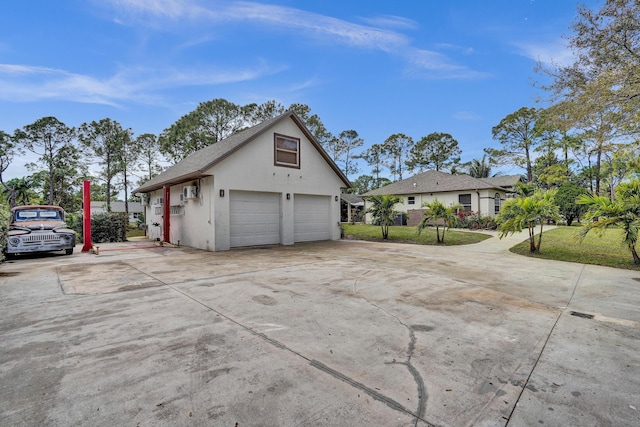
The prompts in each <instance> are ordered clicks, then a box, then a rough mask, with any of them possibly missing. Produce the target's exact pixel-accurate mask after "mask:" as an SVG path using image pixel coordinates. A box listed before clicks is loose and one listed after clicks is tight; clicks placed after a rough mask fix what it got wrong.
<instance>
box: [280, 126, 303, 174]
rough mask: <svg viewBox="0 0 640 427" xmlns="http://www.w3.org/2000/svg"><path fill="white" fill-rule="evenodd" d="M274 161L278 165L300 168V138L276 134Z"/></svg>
mask: <svg viewBox="0 0 640 427" xmlns="http://www.w3.org/2000/svg"><path fill="white" fill-rule="evenodd" d="M274 152H275V158H274V163H275V165H276V166H285V167H289V168H298V169H299V168H300V139H299V138H293V137H291V136H285V135H278V134H274Z"/></svg>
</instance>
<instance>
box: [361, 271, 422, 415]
mask: <svg viewBox="0 0 640 427" xmlns="http://www.w3.org/2000/svg"><path fill="white" fill-rule="evenodd" d="M370 271H371V270H367V271H365V272H363V273H362V274H360V275H359V276H358V277H357V278H356V280H355V282H354V283H353V291H354V294H356V295H357V296H359V297H360V298H362V299H363V300H365V301H366V302H367V303H369V304H370V305H372V306H373V307H375V308H377V309H378V310H380V311H382V312H384V313H386V314H387V315H389V316H391V317H393V318H394V319H396V321H397V322H398V323H400V324H401V325H402V326H404V327H405V328H406V329H407V331H408V332H409V346H408V349H407V360H406V361H405V362H396V361H394V362H391V363H392V364H397V365H403V366H405V367H406V368H407V370H408V371H409V373H410V374H411V376H412V377H413V380H414V381H415V382H416V385H417V387H418V408H417V410H416V420H415V426H417V425H418V421H419V420H423V421H425V422H427V421H426V420H424V419H423V418H424V416H425V412H426V410H427V399H428V395H427V388H426V386H425V384H424V380H423V379H422V376H421V375H420V373H419V372H418V370H417V369H416V368H415V366H413V364H412V363H411V359H412V358H413V352H414V350H415V346H416V335H415V333H414V331H413V329H412V328H411V326H409V325H407V324H406V323H404V322H403V321H402V320H401V319H400V318H399V317H398V316H396V315H395V314H393V313H391V312H389V311H388V310H386V309H385V308H383V307H380V306H379V305H377V304H375V303H373V302H371V301H370V300H369V299H368V298H367V297H365V296H362V295H361V294H358V281H359V280H360V279H361V278H362V277H363V276H365V275H366V274H367V273H369V272H370ZM427 424H429V425H431V424H430V423H428V422H427Z"/></svg>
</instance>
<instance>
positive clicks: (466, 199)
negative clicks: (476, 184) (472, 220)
mask: <svg viewBox="0 0 640 427" xmlns="http://www.w3.org/2000/svg"><path fill="white" fill-rule="evenodd" d="M458 203H460V204H461V205H462V210H463V211H466V212H470V211H471V194H459V195H458Z"/></svg>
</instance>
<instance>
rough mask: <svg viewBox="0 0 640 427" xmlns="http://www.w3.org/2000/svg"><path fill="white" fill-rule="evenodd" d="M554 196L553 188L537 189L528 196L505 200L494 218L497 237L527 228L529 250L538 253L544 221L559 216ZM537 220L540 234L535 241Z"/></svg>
mask: <svg viewBox="0 0 640 427" xmlns="http://www.w3.org/2000/svg"><path fill="white" fill-rule="evenodd" d="M554 196H555V190H547V191H542V190H537V191H536V192H535V193H533V194H532V195H530V196H527V197H518V198H515V199H511V200H507V201H506V202H505V203H504V205H502V209H501V211H500V214H499V215H498V217H497V218H496V222H497V223H498V224H499V231H500V234H499V236H498V237H500V238H501V239H502V238H503V237H505V236H508V235H510V234H514V233H519V232H521V231H522V230H523V229H524V228H527V230H528V231H529V251H530V252H532V253H540V246H541V245H542V227H543V225H544V221H545V220H546V219H558V218H560V213H559V210H558V205H556V203H555V201H554ZM538 221H539V222H540V235H539V237H538V242H537V243H536V239H535V228H536V225H537V223H538Z"/></svg>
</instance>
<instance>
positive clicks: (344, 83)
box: [0, 0, 601, 179]
mask: <svg viewBox="0 0 640 427" xmlns="http://www.w3.org/2000/svg"><path fill="white" fill-rule="evenodd" d="M579 3H580V4H582V3H584V4H586V5H587V6H588V7H590V8H593V9H596V8H599V6H600V4H601V2H600V1H597V0H585V1H584V2H576V1H573V0H484V1H478V0H450V1H444V0H443V1H437V0H432V1H426V0H424V1H405V2H397V1H394V2H392V1H387V0H384V1H382V0H377V1H376V0H366V1H364V0H363V1H361V0H353V1H344V0H342V1H332V0H310V1H293V0H288V1H287V0H280V1H278V0H274V1H214V0H182V1H180V0H95V1H93V0H62V1H49V0H31V1H9V2H4V3H3V11H2V14H1V15H0V129H1V130H4V131H5V132H8V133H12V132H13V131H14V130H15V129H16V128H21V127H22V126H24V125H27V124H30V123H32V122H33V121H35V120H37V119H38V118H41V117H44V116H55V117H57V118H58V119H59V120H61V121H63V122H64V123H66V124H67V125H69V126H74V127H77V126H79V125H80V124H81V123H83V122H90V121H92V120H100V119H102V118H105V117H109V118H111V119H113V120H117V121H118V122H120V123H121V124H122V125H123V126H124V127H130V128H131V129H132V130H133V132H134V133H135V134H136V135H139V134H142V133H147V132H150V133H155V134H159V133H160V132H162V130H163V129H165V128H167V127H169V126H170V125H171V124H172V123H173V122H175V121H176V120H177V119H178V118H180V117H181V116H182V115H184V114H186V113H187V112H189V111H191V110H193V109H194V108H195V107H196V106H197V104H198V103H200V102H202V101H207V100H210V99H214V98H225V99H227V100H229V101H232V102H234V103H237V104H247V103H250V102H256V103H262V102H265V101H267V100H270V99H275V100H277V101H279V102H280V103H282V104H283V105H285V106H288V105H290V104H291V103H303V104H307V105H309V106H310V107H311V110H312V112H313V113H316V114H318V115H319V116H320V118H321V119H322V120H323V122H324V123H325V125H326V127H327V129H328V130H329V131H331V132H332V133H334V134H336V135H337V134H339V133H340V132H341V131H343V130H347V129H354V130H356V131H357V132H358V133H359V134H360V136H361V137H362V138H364V140H365V148H366V147H368V146H370V145H371V144H374V143H380V142H383V141H384V140H385V139H386V138H387V137H388V136H390V135H391V134H394V133H398V132H402V133H405V134H407V135H410V136H412V137H413V138H414V140H418V139H420V138H421V137H422V136H425V135H428V134H429V133H432V132H446V133H450V134H451V135H452V136H453V137H454V138H455V139H457V140H458V142H459V143H460V147H461V149H462V160H463V161H468V160H471V159H473V158H481V157H482V149H483V148H485V147H497V146H498V144H497V142H496V141H493V140H492V138H491V128H492V127H493V126H495V125H496V124H498V123H499V121H500V120H501V119H502V118H503V117H505V116H506V115H507V114H509V113H512V112H513V111H515V110H517V109H518V108H520V107H523V106H544V105H545V104H544V103H542V104H539V103H536V100H537V98H539V96H541V95H542V96H544V93H542V92H540V91H539V90H538V89H536V88H535V87H534V86H533V85H532V83H533V82H534V81H540V80H541V79H542V76H541V75H538V74H536V73H535V72H534V67H535V65H536V62H537V61H538V60H541V61H543V62H549V61H551V60H554V61H555V62H558V63H567V61H570V53H569V52H568V51H567V49H566V47H565V45H566V44H565V41H564V39H563V36H566V35H568V34H570V28H569V26H570V24H571V23H572V22H573V20H574V19H575V16H576V10H577V5H578V4H579ZM25 160H26V159H25ZM15 163H16V164H15V165H12V167H10V168H9V170H7V172H5V174H4V178H5V179H10V178H12V177H15V176H23V175H25V174H27V172H26V171H25V169H24V168H23V164H24V160H22V159H17V160H16V162H15ZM363 172H367V170H363ZM504 172H505V173H520V172H521V171H520V170H519V169H513V170H510V169H507V170H505V171H504ZM350 178H352V179H355V176H351V177H350Z"/></svg>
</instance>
